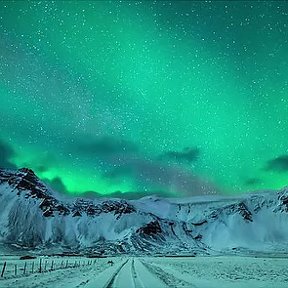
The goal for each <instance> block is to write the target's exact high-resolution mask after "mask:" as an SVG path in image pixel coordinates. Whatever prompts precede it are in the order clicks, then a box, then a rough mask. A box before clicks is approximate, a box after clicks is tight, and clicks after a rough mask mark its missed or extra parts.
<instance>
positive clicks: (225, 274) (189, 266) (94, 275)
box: [0, 256, 288, 288]
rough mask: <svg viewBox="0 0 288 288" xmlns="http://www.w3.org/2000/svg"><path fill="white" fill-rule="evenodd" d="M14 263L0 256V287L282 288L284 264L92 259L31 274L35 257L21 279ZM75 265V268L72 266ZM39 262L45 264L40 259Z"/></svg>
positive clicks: (287, 267)
mask: <svg viewBox="0 0 288 288" xmlns="http://www.w3.org/2000/svg"><path fill="white" fill-rule="evenodd" d="M18 259H19V258H18V257H15V256H14V257H7V256H2V257H1V261H0V269H2V267H3V263H4V262H5V261H7V263H8V265H10V268H9V269H10V270H9V269H8V270H7V271H10V272H7V274H6V276H4V277H2V278H0V287H1V288H12V287H13V288H14V287H17V288H33V287H35V288H36V287H43V288H66V287H71V288H80V287H83V288H136V287H137V288H164V287H187V288H188V287H189V288H193V287H196V288H197V287H198V288H219V287H223V288H230V287H232V288H248V287H249V288H285V287H288V259H287V258H278V257H261V256H259V257H255V256H251V257H247V256H246V257H242V256H208V257H203V256H199V257H111V258H99V259H92V260H91V259H89V258H84V257H81V258H79V257H78V258H77V257H75V258H73V257H61V258H60V257H49V259H48V258H47V259H48V260H47V261H48V262H49V263H50V264H51V261H54V263H56V269H55V270H53V271H50V268H51V267H50V266H49V265H47V267H45V269H44V268H42V270H43V271H42V273H39V271H37V272H36V273H33V274H32V273H31V265H32V263H33V262H35V263H36V262H37V263H39V257H38V258H37V259H35V260H28V261H27V267H29V269H30V270H29V269H28V268H27V271H26V274H25V275H23V269H22V270H21V267H23V265H24V262H23V260H18ZM75 261H76V262H77V263H80V266H78V267H74V266H73V265H74V264H73V263H75ZM110 261H113V265H111V263H110ZM42 263H45V258H43V259H42ZM63 263H64V264H63ZM65 263H71V267H69V265H70V264H68V268H65V267H64V268H57V267H59V266H60V265H61V264H62V265H63V266H65V265H66V264H65ZM86 263H88V264H86ZM15 264H18V267H19V268H20V269H19V268H18V275H17V276H15V275H14V269H13V267H14V265H15ZM54 265H55V264H54ZM57 265H58V266H57ZM7 267H8V266H7ZM35 267H37V265H35ZM54 268H55V267H54ZM35 269H36V268H35ZM28 270H29V271H28ZM21 271H22V273H21Z"/></svg>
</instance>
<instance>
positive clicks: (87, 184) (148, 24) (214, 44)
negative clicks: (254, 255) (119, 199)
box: [0, 1, 288, 198]
mask: <svg viewBox="0 0 288 288" xmlns="http://www.w3.org/2000/svg"><path fill="white" fill-rule="evenodd" d="M0 153H1V154H0V167H5V168H13V169H14V168H20V167H29V168H31V169H33V170H34V171H35V173H36V174H37V175H38V176H39V177H40V178H41V179H43V180H44V181H46V183H48V184H49V185H51V186H52V187H53V188H54V189H56V190H58V191H60V192H63V193H69V194H75V195H76V194H83V193H86V194H87V195H91V193H92V192H91V191H94V192H95V195H99V194H100V195H105V196H107V195H109V196H121V195H122V196H123V197H128V198H133V197H135V198H137V197H140V196H144V195H150V194H158V195H162V196H190V195H201V194H214V193H219V194H239V193H244V192H249V191H254V190H259V189H276V188H281V187H283V186H285V185H287V184H288V2H286V1H281V2H280V1H230V2H228V1H223V2H222V1H214V2H211V1H205V2H200V1H194V2H192V1H153V2H152V1H151V2H149V1H103V2H102V1H77V2H76V1H47V2H46V1H33V2H32V1H30V2H25V1H1V2H0ZM96 192H97V193H98V194H97V193H96ZM122 193H126V194H122Z"/></svg>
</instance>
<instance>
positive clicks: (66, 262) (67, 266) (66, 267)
mask: <svg viewBox="0 0 288 288" xmlns="http://www.w3.org/2000/svg"><path fill="white" fill-rule="evenodd" d="M67 267H68V260H66V268H67Z"/></svg>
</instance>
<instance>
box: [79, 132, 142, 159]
mask: <svg viewBox="0 0 288 288" xmlns="http://www.w3.org/2000/svg"><path fill="white" fill-rule="evenodd" d="M76 150H77V152H80V153H83V154H88V155H98V156H107V155H108V156H110V155H114V154H127V153H135V152H137V151H138V147H137V145H136V144H135V143H133V142H131V141H128V140H125V139H119V138H115V137H108V136H105V137H101V138H98V139H91V138H90V139H89V138H87V137H86V138H84V137H83V139H81V140H80V141H78V142H77V144H76Z"/></svg>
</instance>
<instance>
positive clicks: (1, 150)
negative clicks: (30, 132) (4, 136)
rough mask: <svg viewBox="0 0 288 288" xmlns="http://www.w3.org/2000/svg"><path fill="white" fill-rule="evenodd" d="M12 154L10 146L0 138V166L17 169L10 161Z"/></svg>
mask: <svg viewBox="0 0 288 288" xmlns="http://www.w3.org/2000/svg"><path fill="white" fill-rule="evenodd" d="M14 155H15V152H14V150H13V149H12V147H11V146H9V144H7V143H5V142H4V141H2V140H1V139H0V168H8V169H17V166H16V165H15V164H13V163H12V162H11V158H12V157H13V156H14Z"/></svg>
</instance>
